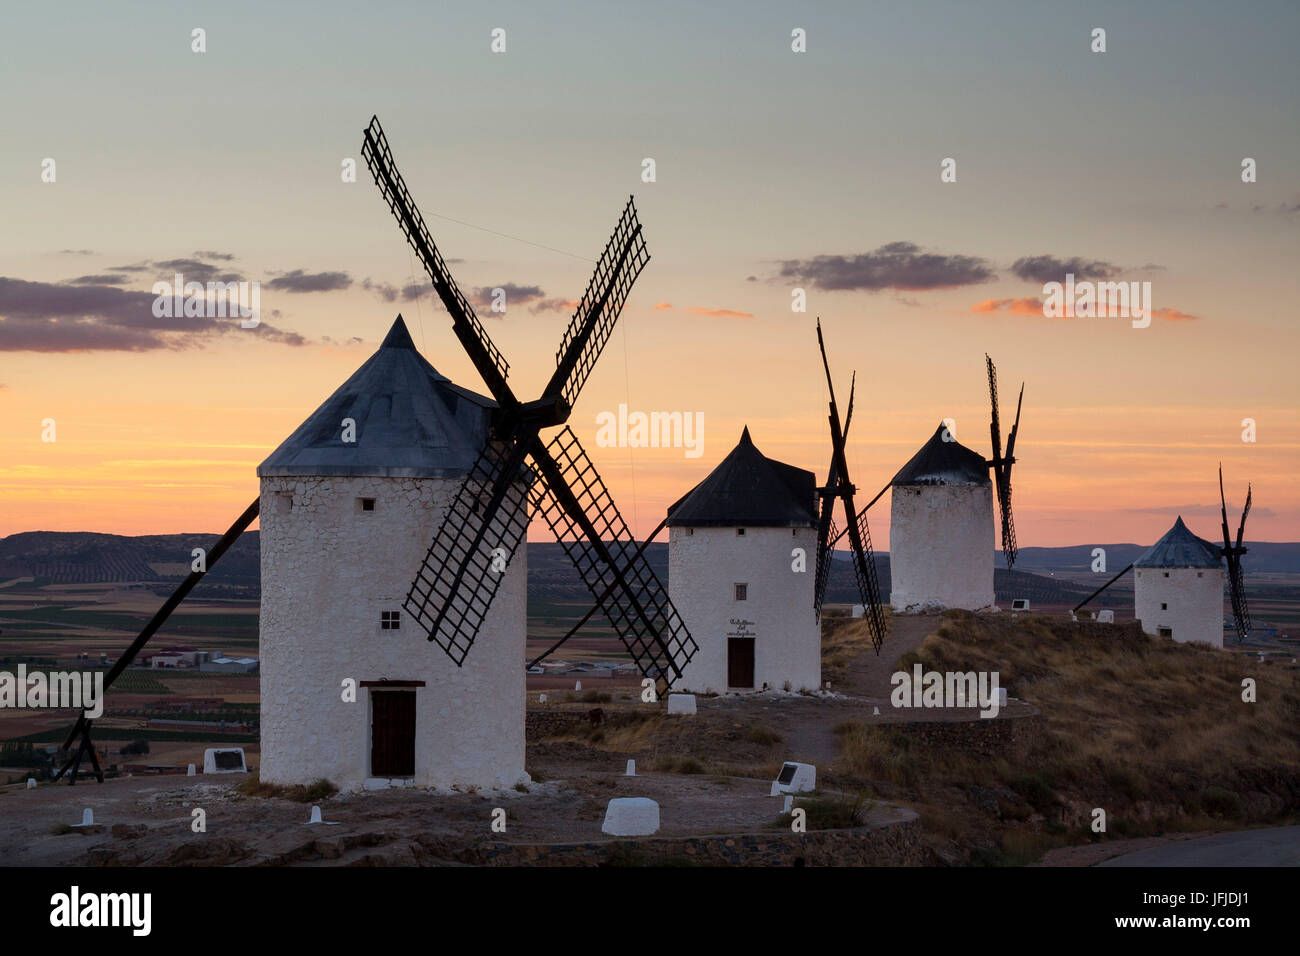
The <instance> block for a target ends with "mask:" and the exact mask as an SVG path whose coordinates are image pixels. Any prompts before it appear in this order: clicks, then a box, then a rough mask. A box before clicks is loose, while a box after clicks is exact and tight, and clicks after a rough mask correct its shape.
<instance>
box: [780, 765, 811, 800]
mask: <svg viewBox="0 0 1300 956" xmlns="http://www.w3.org/2000/svg"><path fill="white" fill-rule="evenodd" d="M772 786H773V788H775V789H776V790H777V791H779V792H780V793H806V792H808V791H810V790H816V789H817V768H816V767H814V766H813V765H812V764H810V763H794V762H793V761H786V762H785V763H784V764H782V765H781V775H780V776H779V777H777V778H776V782H775V783H774V784H772Z"/></svg>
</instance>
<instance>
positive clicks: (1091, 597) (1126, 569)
mask: <svg viewBox="0 0 1300 956" xmlns="http://www.w3.org/2000/svg"><path fill="white" fill-rule="evenodd" d="M1131 570H1133V565H1131V564H1130V565H1128V566H1126V567H1125V568H1124V569H1123V570H1122V571H1120V572H1119V574H1117V575H1115V576H1114V577H1113V578H1111V579H1110V580H1109V581H1107V582H1106V583H1105V584H1103V585H1102V586H1101V587H1099V588H1097V590H1095V591H1093V592H1092V593H1091V594H1089V595H1088V596H1087V597H1086V598H1084V599H1083V600H1082V601H1080V602H1079V603H1078V604H1076V605H1075V606H1074V607H1072V608H1070V613H1071V614H1077V613H1078V612H1079V609H1080V608H1082V607H1083V606H1084V605H1085V604H1087V603H1089V602H1090V601H1091V600H1092V599H1093V598H1095V597H1096V596H1097V595H1099V594H1101V592H1102V591H1104V590H1106V589H1107V588H1108V587H1110V586H1111V585H1112V584H1114V583H1115V582H1116V581H1118V580H1119V579H1120V578H1122V577H1123V576H1124V575H1125V574H1127V573H1128V572H1129V571H1131Z"/></svg>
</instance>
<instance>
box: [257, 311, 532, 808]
mask: <svg viewBox="0 0 1300 956" xmlns="http://www.w3.org/2000/svg"><path fill="white" fill-rule="evenodd" d="M495 407H496V406H495V403H494V402H492V401H491V400H490V399H487V398H484V397H483V396H481V395H477V394H475V393H473V392H470V391H467V390H466V389H463V388H459V387H457V386H456V385H453V384H452V383H451V382H450V381H449V380H448V379H447V378H445V377H444V376H442V375H440V374H439V373H438V371H437V370H436V369H435V368H434V367H433V366H432V365H430V364H429V363H428V362H427V361H426V360H425V359H424V358H423V357H422V356H421V355H420V354H419V352H418V351H417V350H416V348H415V344H414V343H413V342H412V341H411V337H410V334H409V333H408V332H407V329H406V325H405V323H403V321H402V319H401V317H400V316H398V318H397V321H396V322H395V323H394V324H393V327H392V330H391V331H390V332H389V333H388V336H387V338H385V339H384V342H383V344H382V345H381V346H380V348H379V351H377V352H376V353H375V354H374V355H373V356H371V358H370V359H369V360H368V361H367V362H366V363H365V364H364V365H362V366H361V368H360V369H358V370H357V372H356V373H355V374H353V376H352V377H351V378H349V379H348V380H347V381H346V382H345V383H344V384H343V385H342V386H340V387H339V389H338V390H337V391H336V392H335V393H334V394H333V395H331V396H330V397H329V399H328V400H326V402H325V403H324V404H323V405H321V407H320V408H318V409H317V410H316V411H315V412H314V413H313V414H312V415H311V416H310V417H309V418H308V419H307V420H306V421H305V422H304V423H303V424H302V425H301V426H300V427H299V428H298V429H297V430H296V431H295V432H294V433H293V434H292V435H290V436H289V438H288V439H286V440H285V442H284V443H283V444H282V445H280V447H279V448H277V449H276V450H275V451H274V452H273V453H272V454H271V456H270V457H269V458H267V459H266V461H264V462H262V464H261V466H260V467H259V468H258V470H257V473H258V475H259V477H260V478H261V544H262V614H261V635H260V644H261V672H262V680H261V700H262V703H261V710H262V721H261V725H262V763H261V778H262V779H263V780H265V781H267V782H270V783H280V784H294V783H310V782H311V781H314V780H317V779H319V778H321V777H325V778H327V779H329V780H331V781H332V782H334V783H335V784H336V785H337V786H339V787H340V788H341V789H344V790H353V789H358V788H361V787H363V786H370V787H381V786H387V785H389V784H396V785H413V786H438V787H451V786H462V787H470V786H478V787H483V788H493V787H496V788H505V787H512V786H514V785H515V784H516V783H519V782H522V781H526V780H527V776H526V774H525V773H524V697H525V694H524V667H523V661H524V659H525V648H524V635H525V630H524V628H525V582H526V580H527V549H526V545H525V544H521V545H520V547H519V550H518V551H517V552H516V553H515V555H514V557H513V558H512V559H511V562H510V565H509V567H508V568H507V569H506V571H505V572H503V573H504V574H505V578H504V580H503V581H502V582H501V585H500V589H499V590H498V591H497V594H496V597H495V600H494V601H493V602H492V605H491V609H490V610H489V611H488V614H487V617H486V619H485V621H484V623H483V626H482V628H481V629H480V631H479V633H478V637H477V640H476V641H475V643H474V645H473V648H472V649H471V651H470V653H469V655H468V657H467V658H466V659H465V661H464V665H463V666H461V667H457V666H456V664H455V663H453V662H452V660H451V659H450V658H449V657H448V656H447V654H446V653H444V652H443V650H442V649H441V648H440V647H439V646H438V645H437V644H434V643H430V642H429V641H428V640H427V635H426V634H425V633H424V632H423V631H421V630H419V629H418V628H416V627H414V626H413V622H412V621H411V620H410V618H408V616H407V614H406V612H405V611H403V610H402V602H403V599H404V597H405V595H406V594H407V591H408V589H409V588H410V586H411V582H412V580H413V579H414V576H415V574H416V571H417V570H418V569H419V567H420V565H421V562H422V560H423V558H424V556H425V553H426V551H427V550H428V548H429V545H430V542H431V541H432V540H433V538H434V536H435V534H436V532H437V531H438V528H439V526H440V524H441V522H442V519H443V515H444V514H445V513H446V510H447V508H448V507H449V506H450V503H451V501H452V499H453V497H454V496H455V494H456V492H457V490H458V489H459V487H460V485H461V484H462V482H463V479H464V477H465V475H466V474H467V473H468V471H469V469H470V468H471V467H472V466H473V464H474V462H475V460H476V458H477V456H478V454H479V452H480V450H481V449H482V447H483V444H484V442H485V441H486V439H487V435H488V427H489V422H490V418H491V413H492V410H493V409H494V408H495ZM349 438H354V439H355V440H347V439H349ZM485 549H486V546H485ZM489 559H490V557H489ZM351 686H354V687H355V701H354V702H352V701H349V700H348V699H347V698H348V690H349V687H351Z"/></svg>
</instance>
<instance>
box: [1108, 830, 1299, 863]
mask: <svg viewBox="0 0 1300 956" xmlns="http://www.w3.org/2000/svg"><path fill="white" fill-rule="evenodd" d="M1097 865H1098V866H1300V827H1278V828H1277V829H1272V830H1241V831H1239V832H1237V833H1216V834H1215V835H1214V836H1208V837H1201V838H1200V839H1198V840H1181V841H1179V842H1177V843H1169V844H1166V845H1165V846H1153V847H1150V848H1149V849H1146V850H1137V851H1136V852H1133V853H1125V854H1124V855H1123V856H1116V857H1112V858H1111V859H1109V860H1105V861H1103V862H1101V863H1098V864H1097Z"/></svg>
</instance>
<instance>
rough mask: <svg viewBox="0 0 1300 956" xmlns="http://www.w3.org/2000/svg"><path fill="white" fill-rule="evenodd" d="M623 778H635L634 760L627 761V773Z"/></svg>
mask: <svg viewBox="0 0 1300 956" xmlns="http://www.w3.org/2000/svg"><path fill="white" fill-rule="evenodd" d="M623 776H625V777H635V776H636V761H635V760H629V761H628V762H627V773H625V774H624V775H623Z"/></svg>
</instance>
